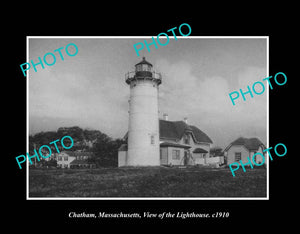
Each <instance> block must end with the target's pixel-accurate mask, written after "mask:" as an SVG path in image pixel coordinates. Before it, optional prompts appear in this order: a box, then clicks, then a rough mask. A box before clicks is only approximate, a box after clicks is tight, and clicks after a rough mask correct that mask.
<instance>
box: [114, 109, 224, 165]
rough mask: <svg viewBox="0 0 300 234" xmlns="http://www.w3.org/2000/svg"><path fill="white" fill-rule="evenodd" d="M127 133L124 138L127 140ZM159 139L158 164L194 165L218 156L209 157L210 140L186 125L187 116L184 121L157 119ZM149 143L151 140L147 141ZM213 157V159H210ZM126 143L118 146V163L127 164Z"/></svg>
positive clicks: (197, 130)
mask: <svg viewBox="0 0 300 234" xmlns="http://www.w3.org/2000/svg"><path fill="white" fill-rule="evenodd" d="M127 138H128V134H126V135H125V137H124V139H125V140H126V141H127ZM159 139H160V164H161V165H170V166H173V165H174V166H175V165H195V164H203V165H204V164H210V163H211V162H212V161H214V160H217V161H218V162H219V158H218V157H216V158H210V159H209V157H210V145H211V144H212V143H213V142H212V140H211V139H210V138H209V137H208V136H207V135H206V134H205V133H204V132H203V131H201V130H200V129H199V128H197V127H196V126H193V125H188V123H187V118H185V119H184V121H168V116H167V115H166V114H165V115H164V119H160V120H159ZM149 144H151V142H149ZM211 159H214V160H211ZM126 160H127V145H126V144H124V145H122V146H121V147H120V148H119V153H118V165H119V167H121V166H127V161H126Z"/></svg>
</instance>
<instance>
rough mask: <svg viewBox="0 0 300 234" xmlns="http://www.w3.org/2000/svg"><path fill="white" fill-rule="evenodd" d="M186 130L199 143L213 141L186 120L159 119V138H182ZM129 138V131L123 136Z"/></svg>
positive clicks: (125, 138)
mask: <svg viewBox="0 0 300 234" xmlns="http://www.w3.org/2000/svg"><path fill="white" fill-rule="evenodd" d="M185 132H191V133H192V135H193V137H194V140H195V141H196V142H198V143H200V142H202V143H213V142H212V140H211V139H210V138H209V136H207V135H206V134H205V133H204V132H202V131H201V130H200V129H199V128H197V127H196V126H193V125H188V124H186V123H185V122H184V121H168V120H162V119H160V120H159V138H160V139H167V140H180V139H181V138H182V137H183V135H184V133H185ZM123 139H124V140H127V139H128V132H127V133H126V134H125V136H124V137H123Z"/></svg>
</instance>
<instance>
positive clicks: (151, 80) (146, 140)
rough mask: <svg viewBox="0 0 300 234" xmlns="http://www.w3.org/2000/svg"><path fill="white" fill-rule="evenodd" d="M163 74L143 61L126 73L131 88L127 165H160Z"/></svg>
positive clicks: (126, 79)
mask: <svg viewBox="0 0 300 234" xmlns="http://www.w3.org/2000/svg"><path fill="white" fill-rule="evenodd" d="M161 80H162V79H161V74H160V73H157V72H155V71H154V69H153V66H152V64H151V63H149V62H148V61H146V59H145V57H143V60H142V61H141V62H139V63H137V64H136V65H135V71H133V72H128V73H126V74H125V81H126V83H127V84H128V85H129V87H130V99H129V127H128V151H127V156H126V160H125V165H126V166H159V165H160V156H159V118H158V90H159V85H160V84H161Z"/></svg>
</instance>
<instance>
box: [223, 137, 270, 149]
mask: <svg viewBox="0 0 300 234" xmlns="http://www.w3.org/2000/svg"><path fill="white" fill-rule="evenodd" d="M233 145H242V146H245V148H246V149H248V150H249V151H256V150H258V148H259V147H260V146H262V148H263V149H265V148H266V146H265V145H264V144H263V143H262V142H261V141H260V140H259V139H258V138H256V137H254V138H245V137H239V138H238V139H236V140H235V141H233V142H231V143H230V144H229V146H227V147H226V149H225V150H224V151H227V150H228V149H229V148H230V147H231V146H233Z"/></svg>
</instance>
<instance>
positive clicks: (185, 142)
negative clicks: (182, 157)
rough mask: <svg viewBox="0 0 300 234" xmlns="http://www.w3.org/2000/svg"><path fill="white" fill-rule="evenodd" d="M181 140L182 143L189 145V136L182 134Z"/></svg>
mask: <svg viewBox="0 0 300 234" xmlns="http://www.w3.org/2000/svg"><path fill="white" fill-rule="evenodd" d="M183 142H184V144H186V145H189V144H190V136H189V135H184V139H183Z"/></svg>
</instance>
